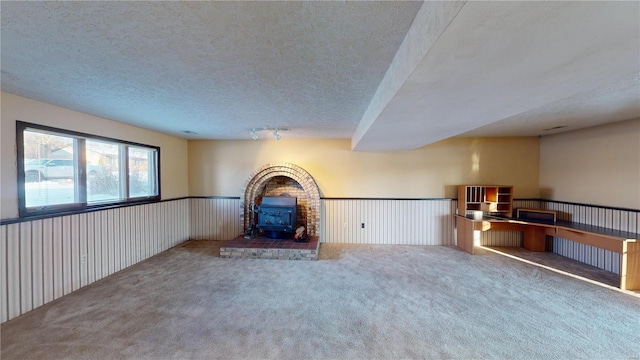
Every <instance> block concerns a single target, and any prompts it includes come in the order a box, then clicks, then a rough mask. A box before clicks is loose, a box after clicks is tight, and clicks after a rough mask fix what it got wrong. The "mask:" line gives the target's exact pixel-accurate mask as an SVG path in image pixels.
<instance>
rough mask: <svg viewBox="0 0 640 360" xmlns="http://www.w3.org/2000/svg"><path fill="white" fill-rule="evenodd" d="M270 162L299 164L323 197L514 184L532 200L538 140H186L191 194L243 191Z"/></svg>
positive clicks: (447, 192)
mask: <svg viewBox="0 0 640 360" xmlns="http://www.w3.org/2000/svg"><path fill="white" fill-rule="evenodd" d="M273 162H287V163H292V164H295V165H298V166H301V167H302V168H304V169H305V170H306V171H308V172H309V173H310V174H311V175H312V176H313V177H314V179H315V180H316V182H317V183H318V186H319V187H320V190H321V192H322V195H323V196H325V197H364V198H374V197H379V198H380V197H384V198H431V197H433V198H441V197H453V198H455V197H457V193H456V190H455V186H457V185H459V184H495V185H502V184H505V185H514V192H515V196H516V197H533V198H537V197H538V196H539V193H538V171H539V144H538V138H453V139H448V140H445V141H441V142H438V143H436V144H432V145H429V146H427V147H423V148H420V149H417V150H412V151H401V152H379V153H370V152H353V151H351V143H350V141H349V140H348V139H344V140H342V139H340V140H317V139H307V140H285V139H283V140H280V141H275V140H258V141H253V140H237V141H189V190H190V195H191V196H241V191H242V187H243V184H244V183H245V181H247V180H248V179H249V177H250V176H251V175H252V173H253V172H254V171H255V170H257V169H258V168H259V167H261V166H263V165H266V164H268V163H273Z"/></svg>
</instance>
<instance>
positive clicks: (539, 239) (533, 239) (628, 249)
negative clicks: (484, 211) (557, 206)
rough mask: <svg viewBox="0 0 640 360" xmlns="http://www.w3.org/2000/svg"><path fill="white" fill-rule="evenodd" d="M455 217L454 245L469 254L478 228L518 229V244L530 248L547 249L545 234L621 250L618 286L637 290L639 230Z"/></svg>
mask: <svg viewBox="0 0 640 360" xmlns="http://www.w3.org/2000/svg"><path fill="white" fill-rule="evenodd" d="M456 218H457V228H458V247H459V248H460V249H462V250H464V251H466V252H468V253H470V254H473V253H474V248H475V246H476V245H478V244H479V241H480V232H482V231H499V230H503V231H521V232H523V233H524V236H523V244H522V247H523V248H525V249H527V250H530V251H551V249H550V246H549V243H548V241H547V236H554V237H559V238H563V239H567V240H571V241H575V242H577V243H581V244H586V245H590V246H593V247H597V248H600V249H605V250H609V251H612V252H615V253H619V254H621V261H620V288H621V289H623V290H640V234H635V233H630V232H626V231H619V230H613V229H607V228H602V227H597V226H591V225H586V224H579V223H572V222H566V221H558V222H556V223H541V222H532V221H522V220H512V219H494V218H483V219H481V220H475V219H472V218H469V217H466V216H460V215H458V216H456Z"/></svg>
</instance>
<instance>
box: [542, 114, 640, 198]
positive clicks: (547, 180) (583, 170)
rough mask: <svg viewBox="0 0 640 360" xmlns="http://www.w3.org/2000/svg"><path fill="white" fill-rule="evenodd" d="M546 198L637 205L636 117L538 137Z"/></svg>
mask: <svg viewBox="0 0 640 360" xmlns="http://www.w3.org/2000/svg"><path fill="white" fill-rule="evenodd" d="M540 163H541V165H540V192H541V196H542V197H543V198H545V199H550V200H560V201H569V202H578V203H586V204H593V205H605V206H614V207H626V208H632V209H640V119H635V120H629V121H623V122H619V123H614V124H609V125H603V126H597V127H592V128H587V129H582V130H576V131H572V132H567V133H562V134H558V135H551V136H545V137H542V138H541V139H540Z"/></svg>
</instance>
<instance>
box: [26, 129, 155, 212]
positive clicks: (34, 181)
mask: <svg viewBox="0 0 640 360" xmlns="http://www.w3.org/2000/svg"><path fill="white" fill-rule="evenodd" d="M16 129H17V130H16V135H17V136H16V139H17V145H18V146H17V148H18V188H19V191H18V201H19V210H20V216H21V217H26V216H32V215H39V214H49V213H56V212H68V211H74V210H82V209H87V208H92V207H100V206H106V205H109V206H111V205H114V204H124V203H129V202H140V201H158V200H159V199H160V183H159V175H158V174H159V166H158V164H159V161H160V160H159V159H160V149H159V148H158V147H154V146H149V145H143V144H138V143H132V142H127V141H122V140H117V139H110V138H105V137H101V136H94V135H90V134H84V133H78V132H74V131H69V130H64V129H57V128H51V127H47V126H42V125H37V124H29V123H25V122H20V121H18V122H16Z"/></svg>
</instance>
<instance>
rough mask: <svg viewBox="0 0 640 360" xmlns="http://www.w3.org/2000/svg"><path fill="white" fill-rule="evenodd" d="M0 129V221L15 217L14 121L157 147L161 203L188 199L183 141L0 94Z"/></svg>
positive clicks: (185, 151)
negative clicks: (0, 106)
mask: <svg viewBox="0 0 640 360" xmlns="http://www.w3.org/2000/svg"><path fill="white" fill-rule="evenodd" d="M0 101H1V102H2V112H1V117H2V119H1V126H0V150H1V152H2V157H1V158H2V159H1V160H0V179H1V182H2V185H1V186H0V196H1V199H2V204H1V208H0V210H1V211H0V218H2V219H10V218H15V217H17V216H18V200H17V174H16V157H15V140H16V139H15V137H16V130H15V125H16V120H20V121H25V122H30V123H36V124H42V125H47V126H52V127H57V128H61V129H68V130H74V131H79V132H84V133H87V134H95V135H101V136H106V137H111V138H115V139H121V140H127V141H133V142H138V143H142V144H145V145H153V146H159V147H160V158H161V159H160V160H161V163H160V169H161V174H160V181H161V193H162V198H163V199H171V198H177V197H183V196H188V192H189V190H188V179H187V172H188V171H187V161H186V159H187V157H188V146H187V140H184V139H180V138H177V137H173V136H169V135H164V134H160V133H157V132H154V131H150V130H144V129H141V128H137V127H134V126H130V125H125V124H122V123H119V122H115V121H111V120H107V119H103V118H99V117H95V116H91V115H87V114H83V113H80V112H77V111H72V110H69V109H65V108H61V107H57V106H53V105H49V104H45V103H42V102H38V101H34V100H31V99H27V98H24V97H20V96H16V95H13V94H9V93H5V92H2V93H1V98H0Z"/></svg>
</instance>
